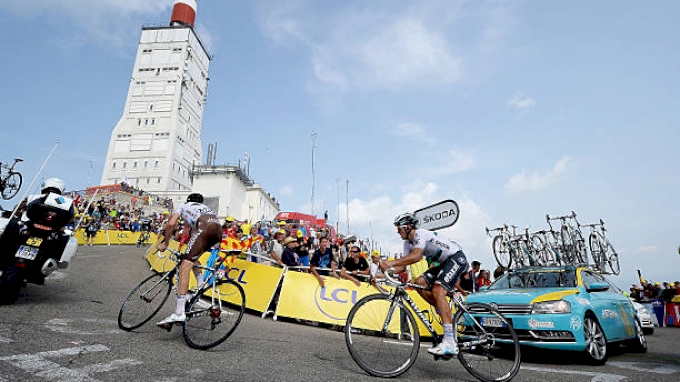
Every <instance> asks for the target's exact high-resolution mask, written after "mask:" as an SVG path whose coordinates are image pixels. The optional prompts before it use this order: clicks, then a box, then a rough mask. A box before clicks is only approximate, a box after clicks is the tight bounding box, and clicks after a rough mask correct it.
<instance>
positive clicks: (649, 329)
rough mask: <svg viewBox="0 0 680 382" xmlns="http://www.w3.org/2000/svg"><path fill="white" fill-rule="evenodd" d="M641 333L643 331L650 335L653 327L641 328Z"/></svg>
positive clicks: (652, 332)
mask: <svg viewBox="0 0 680 382" xmlns="http://www.w3.org/2000/svg"><path fill="white" fill-rule="evenodd" d="M642 333H644V334H645V335H646V336H651V335H652V334H654V328H643V329H642Z"/></svg>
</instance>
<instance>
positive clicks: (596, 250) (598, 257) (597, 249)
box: [588, 233, 605, 271]
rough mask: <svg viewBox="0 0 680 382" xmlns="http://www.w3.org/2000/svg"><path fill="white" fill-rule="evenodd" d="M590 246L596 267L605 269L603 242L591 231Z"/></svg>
mask: <svg viewBox="0 0 680 382" xmlns="http://www.w3.org/2000/svg"><path fill="white" fill-rule="evenodd" d="M588 246H589V247H590V256H591V257H592V258H593V262H594V263H595V267H596V268H597V269H599V270H601V271H604V259H605V256H604V253H603V252H602V244H601V243H600V240H599V239H598V238H597V235H596V234H594V233H591V234H590V236H589V237H588Z"/></svg>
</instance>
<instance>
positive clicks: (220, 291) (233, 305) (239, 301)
mask: <svg viewBox="0 0 680 382" xmlns="http://www.w3.org/2000/svg"><path fill="white" fill-rule="evenodd" d="M216 285H217V287H216V288H215V289H214V292H213V287H212V285H208V286H207V287H205V288H203V289H201V290H200V291H199V293H197V294H196V296H194V297H193V298H192V299H191V301H190V302H189V308H188V310H187V313H186V314H187V319H186V321H184V328H183V331H182V333H183V335H184V340H185V341H186V343H187V345H189V346H191V347H192V348H194V349H200V350H206V349H210V348H212V347H215V346H217V345H219V344H221V343H222V342H224V340H226V339H227V338H228V337H229V336H230V335H231V334H232V333H233V332H234V330H235V329H236V327H237V326H238V325H239V324H240V323H241V318H242V317H243V313H244V312H245V311H246V295H245V293H244V292H243V288H241V286H240V285H239V284H238V283H237V282H235V281H233V280H220V281H218V282H217V284H216Z"/></svg>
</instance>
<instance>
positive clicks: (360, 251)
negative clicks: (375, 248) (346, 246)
mask: <svg viewBox="0 0 680 382" xmlns="http://www.w3.org/2000/svg"><path fill="white" fill-rule="evenodd" d="M350 252H352V253H361V251H350Z"/></svg>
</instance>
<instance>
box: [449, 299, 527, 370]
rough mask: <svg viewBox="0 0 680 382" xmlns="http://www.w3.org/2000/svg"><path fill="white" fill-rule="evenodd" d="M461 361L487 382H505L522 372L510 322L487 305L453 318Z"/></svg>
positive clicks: (473, 307) (516, 341) (460, 310)
mask: <svg viewBox="0 0 680 382" xmlns="http://www.w3.org/2000/svg"><path fill="white" fill-rule="evenodd" d="M453 325H454V329H455V330H456V341H457V342H458V348H459V352H458V360H459V361H460V363H461V364H462V365H463V367H465V369H466V370H467V371H468V372H469V373H470V374H472V375H473V376H474V377H475V378H478V379H480V380H482V381H485V382H505V381H509V380H511V379H512V378H513V377H514V376H515V375H516V374H517V372H518V371H519V368H520V364H521V359H520V358H521V355H520V347H519V339H518V338H517V334H516V333H515V330H514V329H513V328H512V325H511V324H510V322H509V321H508V320H507V319H506V318H505V317H504V316H503V315H502V314H500V313H499V312H498V311H497V310H495V309H493V308H491V307H490V306H489V305H486V304H476V303H471V304H469V305H467V311H465V310H463V309H458V310H457V311H456V314H455V316H454V317H453Z"/></svg>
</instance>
